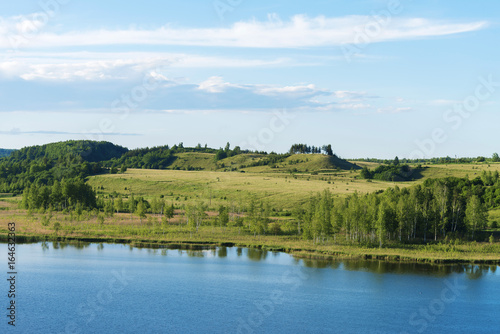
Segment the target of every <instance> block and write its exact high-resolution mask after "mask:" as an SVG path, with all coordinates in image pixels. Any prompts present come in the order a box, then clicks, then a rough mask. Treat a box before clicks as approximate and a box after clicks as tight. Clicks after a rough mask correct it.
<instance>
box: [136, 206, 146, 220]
mask: <svg viewBox="0 0 500 334" xmlns="http://www.w3.org/2000/svg"><path fill="white" fill-rule="evenodd" d="M135 213H136V214H137V216H138V217H139V221H140V223H141V224H142V219H143V218H146V205H145V203H144V201H139V203H137V208H136V211H135Z"/></svg>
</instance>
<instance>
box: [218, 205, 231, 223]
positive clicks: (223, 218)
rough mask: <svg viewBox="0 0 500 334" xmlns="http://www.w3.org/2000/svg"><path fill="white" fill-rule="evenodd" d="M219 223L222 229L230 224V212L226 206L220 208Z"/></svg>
mask: <svg viewBox="0 0 500 334" xmlns="http://www.w3.org/2000/svg"><path fill="white" fill-rule="evenodd" d="M218 222H219V226H220V227H223V226H227V224H228V223H229V210H228V208H227V207H225V206H224V205H220V206H219V217H218Z"/></svg>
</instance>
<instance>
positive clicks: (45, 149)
mask: <svg viewBox="0 0 500 334" xmlns="http://www.w3.org/2000/svg"><path fill="white" fill-rule="evenodd" d="M126 151H127V149H126V148H123V147H121V146H116V145H114V144H112V143H109V142H94V141H88V140H81V141H66V142H59V143H53V144H47V145H43V146H30V147H26V148H23V149H20V150H18V151H14V152H12V154H11V155H10V156H9V157H7V158H3V159H0V192H13V193H20V192H22V191H23V190H24V189H25V188H27V187H29V186H31V185H32V184H35V185H38V186H41V185H47V186H50V185H52V184H53V183H54V181H55V180H62V179H63V178H65V179H73V178H80V179H83V178H85V177H86V176H89V175H94V174H97V173H100V172H102V168H101V164H100V161H103V160H108V159H111V158H114V157H118V156H121V155H122V154H123V153H124V152H126Z"/></svg>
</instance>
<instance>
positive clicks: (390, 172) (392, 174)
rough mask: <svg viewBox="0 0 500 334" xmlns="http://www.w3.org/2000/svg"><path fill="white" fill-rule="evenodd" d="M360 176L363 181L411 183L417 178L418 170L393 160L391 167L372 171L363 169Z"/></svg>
mask: <svg viewBox="0 0 500 334" xmlns="http://www.w3.org/2000/svg"><path fill="white" fill-rule="evenodd" d="M360 176H361V177H362V178H363V179H377V180H382V181H411V180H413V179H416V178H419V177H420V175H419V174H418V170H417V169H414V168H411V167H410V166H408V165H400V164H399V159H397V157H396V159H394V161H393V164H392V165H380V166H378V167H377V168H375V169H374V170H370V169H368V168H367V167H364V168H363V169H362V170H361V174H360Z"/></svg>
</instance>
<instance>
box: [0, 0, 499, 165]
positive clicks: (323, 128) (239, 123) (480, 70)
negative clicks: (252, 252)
mask: <svg viewBox="0 0 500 334" xmlns="http://www.w3.org/2000/svg"><path fill="white" fill-rule="evenodd" d="M499 13H500V2H498V1H493V0H490V1H480V2H469V1H451V0H449V1H436V0H432V1H431V0H422V1H411V0H399V1H398V0H386V1H382V0H364V1H332V0H330V1H307V2H306V1H290V0H287V1H284V0H283V1H281V0H279V1H261V0H251V1H250V0H241V1H239V0H231V1H229V0H193V1H152V0H145V1H141V2H139V3H138V2H132V1H130V2H124V1H115V0H112V1H105V2H102V1H94V0H88V1H75V0H42V1H19V2H16V3H1V4H0V50H1V52H0V119H1V122H0V147H3V148H21V147H24V146H28V145H35V144H44V143H48V142H54V141H60V140H68V139H93V140H107V141H111V142H114V143H117V144H120V145H123V146H126V147H129V148H135V147H146V146H149V147H151V146H157V145H164V144H169V145H173V144H175V143H179V142H183V143H184V145H187V146H195V145H196V144H198V143H201V144H202V145H204V144H205V143H206V144H208V146H210V147H220V146H225V144H226V142H228V141H229V142H230V143H231V145H232V147H234V146H235V145H239V146H241V147H242V148H244V149H252V150H255V149H257V150H265V151H268V152H270V151H276V152H285V151H287V150H288V148H289V147H290V146H291V144H293V143H299V142H303V143H308V144H310V145H323V144H327V143H331V144H332V145H333V148H334V151H335V152H336V153H337V154H339V155H340V156H342V157H345V158H358V157H378V158H392V157H394V156H396V155H397V156H399V157H420V156H422V157H423V156H425V157H431V156H447V155H448V156H452V157H453V156H455V155H456V156H478V155H484V156H491V154H492V153H493V152H499V151H500V148H499V144H498V142H499V141H498V139H499V135H498V130H497V128H498V124H500V113H499V112H498V111H499V106H500V103H499V102H500V84H498V83H499V82H500V67H499V66H498V65H499V59H500V49H499V47H498V36H499V33H500V29H499V23H500V20H499V16H500V15H499Z"/></svg>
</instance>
